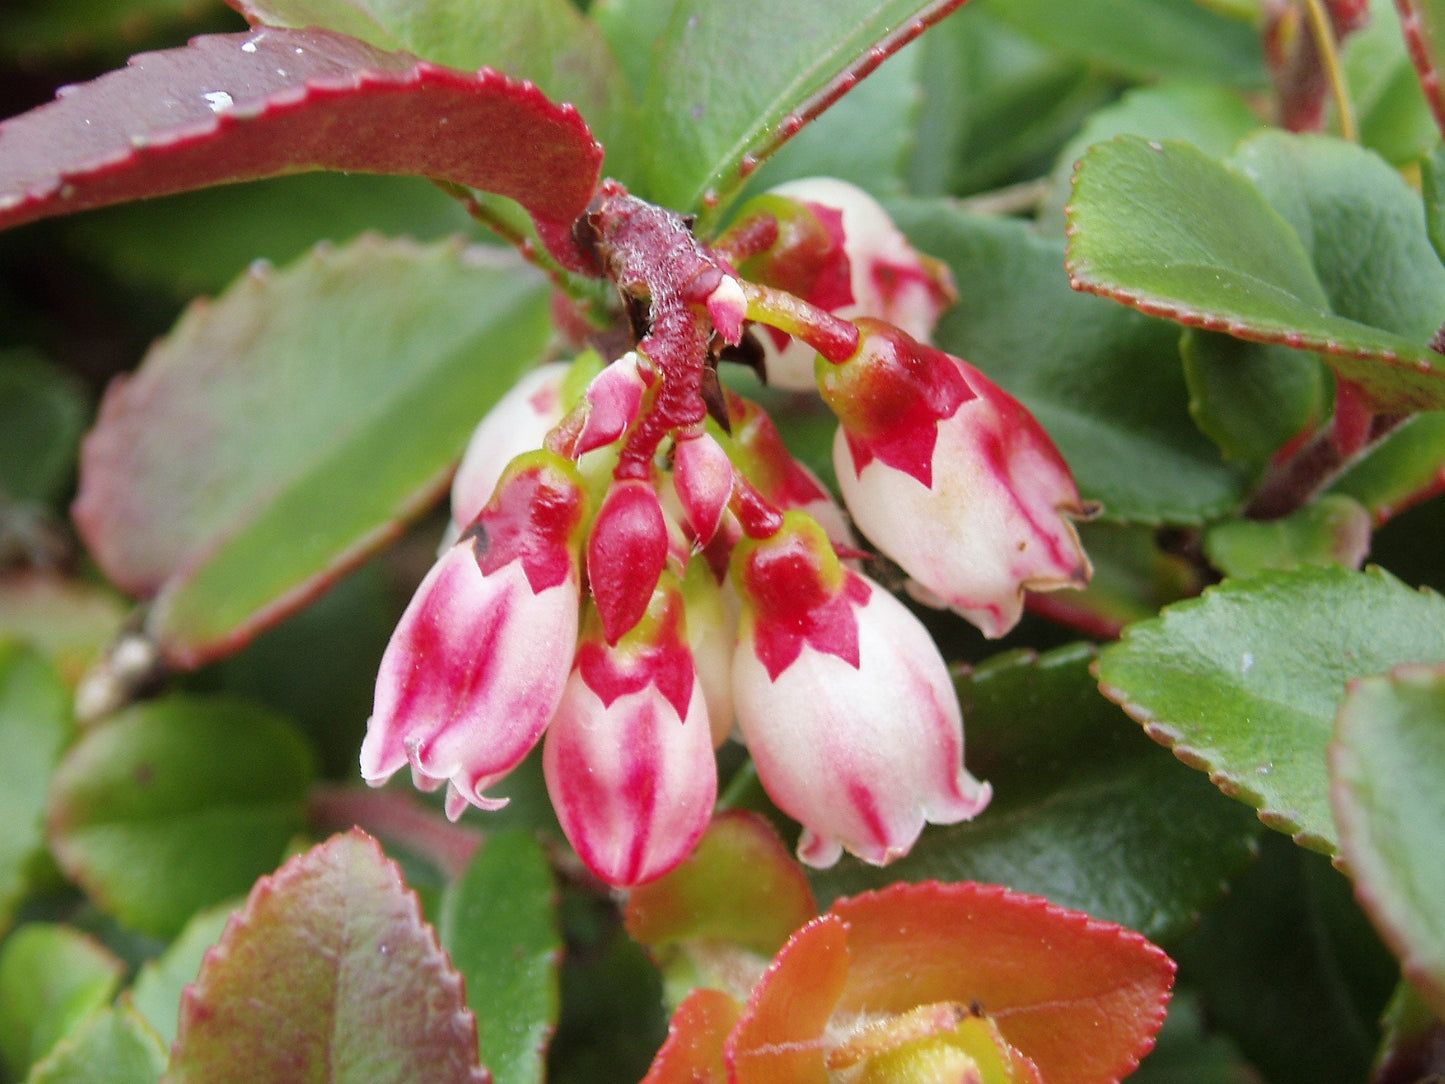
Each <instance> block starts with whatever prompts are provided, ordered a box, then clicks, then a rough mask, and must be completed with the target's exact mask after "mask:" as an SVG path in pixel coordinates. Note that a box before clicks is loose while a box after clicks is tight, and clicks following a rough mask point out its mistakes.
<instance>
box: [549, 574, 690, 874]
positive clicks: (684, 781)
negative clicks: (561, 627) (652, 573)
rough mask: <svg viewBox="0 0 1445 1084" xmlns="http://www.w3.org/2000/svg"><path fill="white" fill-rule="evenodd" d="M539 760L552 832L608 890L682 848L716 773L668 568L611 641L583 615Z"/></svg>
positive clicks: (673, 858) (656, 869) (683, 852)
mask: <svg viewBox="0 0 1445 1084" xmlns="http://www.w3.org/2000/svg"><path fill="white" fill-rule="evenodd" d="M542 758H543V759H542V764H543V770H544V771H545V773H546V777H547V790H548V792H549V793H550V794H551V797H552V805H553V807H554V808H555V809H556V810H557V816H558V819H559V820H560V821H561V823H562V829H563V831H564V832H566V834H567V838H568V839H569V840H570V841H571V843H572V846H573V847H574V848H576V850H577V853H578V854H579V855H580V856H581V858H582V860H583V861H584V862H585V863H586V864H587V866H588V868H589V869H591V870H592V871H593V872H594V873H596V874H597V876H599V877H601V878H602V879H603V880H604V881H606V882H607V883H608V884H612V885H619V886H630V885H636V884H641V883H642V882H644V881H650V880H652V879H653V878H656V877H660V876H661V875H662V874H664V873H666V872H668V871H669V870H671V869H672V868H673V867H674V866H676V865H677V864H678V863H679V862H681V861H682V860H683V859H684V858H686V857H687V855H688V854H689V853H690V852H691V851H692V848H693V846H694V845H695V844H696V843H697V841H698V839H699V837H701V835H702V833H703V830H704V829H705V828H706V827H707V824H708V820H709V819H710V818H711V816H712V807H713V801H714V799H715V798H716V797H717V767H716V764H715V763H714V761H713V743H712V735H711V732H710V731H709V729H708V716H707V705H706V702H705V699H704V697H703V691H702V684H701V682H699V681H698V679H697V673H696V669H695V667H694V664H693V656H692V651H691V650H690V648H689V647H688V642H687V633H686V628H685V622H684V619H683V597H682V591H681V588H680V585H679V584H678V582H677V578H676V577H675V576H673V575H672V574H671V573H668V574H666V575H664V576H663V578H662V580H661V581H660V582H659V584H658V587H657V590H656V591H655V592H654V593H653V596H652V601H651V604H650V606H649V608H648V612H647V614H646V616H645V617H644V618H643V619H642V620H641V621H640V622H638V624H637V625H636V626H635V627H634V628H633V629H632V630H631V631H630V632H628V633H627V634H626V635H625V636H623V637H622V639H621V640H619V641H618V642H617V644H616V645H614V646H609V645H608V643H607V638H606V636H605V635H604V634H603V632H602V627H601V622H600V621H599V620H597V619H596V617H595V614H594V617H593V619H592V620H591V621H590V622H589V628H588V629H587V631H586V632H585V633H584V635H583V639H582V643H581V645H580V647H579V648H578V650H577V660H576V664H575V666H574V668H573V670H572V675H571V677H570V678H569V679H568V682H567V687H566V690H565V692H564V693H563V695H562V702H561V704H560V705H559V706H558V708H557V713H556V716H555V717H554V718H553V720H552V724H551V726H550V727H548V729H547V738H546V741H545V743H544V745H543V753H542Z"/></svg>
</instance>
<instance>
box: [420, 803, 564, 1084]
mask: <svg viewBox="0 0 1445 1084" xmlns="http://www.w3.org/2000/svg"><path fill="white" fill-rule="evenodd" d="M556 908H557V890H556V886H555V885H554V884H553V883H552V874H551V870H550V869H549V867H548V865H547V856H546V854H545V853H544V852H543V850H542V847H541V845H540V844H539V843H538V842H537V841H536V840H535V839H534V838H533V836H532V835H531V833H529V832H525V831H521V830H519V829H511V830H509V831H505V832H499V833H497V834H495V835H492V836H491V837H489V838H488V840H487V842H486V843H485V844H484V845H483V847H482V849H481V850H480V851H479V852H478V853H477V856H476V857H475V858H474V859H473V860H472V863H471V865H470V866H469V867H468V868H467V871H466V873H464V874H463V875H462V876H461V878H460V879H459V880H457V881H455V882H453V883H452V885H451V886H450V887H449V888H448V889H447V892H446V894H445V895H444V896H443V897H442V909H441V918H440V921H439V923H438V926H439V927H440V931H441V942H442V946H443V947H444V948H445V949H446V950H447V952H448V953H449V954H450V955H451V958H452V964H453V966H455V967H456V968H457V970H458V971H460V972H461V973H462V977H463V978H464V979H466V984H467V1000H468V1001H469V1002H470V1004H471V1005H472V1006H473V1011H474V1012H475V1013H476V1017H477V1037H478V1039H479V1041H480V1043H481V1050H482V1061H483V1063H484V1064H485V1065H486V1066H487V1067H488V1068H489V1069H491V1071H492V1075H493V1077H494V1078H495V1079H496V1082H497V1084H526V1082H529V1081H533V1082H535V1081H540V1080H542V1079H543V1076H544V1067H545V1066H544V1058H543V1056H544V1054H545V1053H546V1049H547V1043H548V1041H549V1040H550V1039H551V1037H552V1032H553V1030H554V1029H555V1028H556V1026H557V1013H558V1010H559V1004H558V997H559V995H558V978H557V972H558V966H559V964H560V961H561V956H562V938H561V934H560V933H559V931H558V925H557V917H556Z"/></svg>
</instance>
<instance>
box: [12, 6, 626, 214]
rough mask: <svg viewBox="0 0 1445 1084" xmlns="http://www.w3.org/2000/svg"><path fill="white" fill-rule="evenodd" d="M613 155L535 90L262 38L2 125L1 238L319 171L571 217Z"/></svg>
mask: <svg viewBox="0 0 1445 1084" xmlns="http://www.w3.org/2000/svg"><path fill="white" fill-rule="evenodd" d="M601 163H602V148H601V146H600V145H599V144H598V143H597V142H596V140H594V139H593V138H592V133H591V132H590V131H589V130H588V128H587V125H586V124H585V123H584V122H583V121H582V118H581V117H580V116H578V114H577V112H576V110H575V109H573V108H572V107H571V106H568V105H557V104H555V103H553V102H551V101H549V100H548V99H547V98H546V97H545V96H544V95H543V94H542V93H541V92H540V91H538V90H537V88H536V87H534V86H532V85H531V84H530V83H526V82H519V81H517V80H514V79H511V78H509V77H508V76H505V75H502V74H501V73H500V72H496V71H492V70H491V69H486V68H484V69H482V70H481V71H480V72H477V73H475V74H469V73H466V72H460V71H455V70H453V69H450V68H443V67H439V66H437V65H434V64H429V63H426V62H424V61H421V60H418V59H417V58H416V57H414V56H411V55H410V54H408V53H388V52H383V51H381V50H379V49H375V48H373V47H372V46H370V45H367V44H366V43H364V42H361V41H358V40H356V39H354V38H350V37H347V36H346V35H344V34H337V33H333V32H331V31H327V30H319V29H315V28H312V29H309V30H283V29H278V28H275V27H259V28H257V29H255V30H253V31H251V32H250V33H246V34H219V35H211V36H207V37H200V38H196V39H195V40H194V41H192V42H191V43H190V44H189V45H187V46H185V47H184V48H180V49H168V50H165V51H164V52H156V53H142V54H141V55H139V56H136V57H133V58H132V59H131V61H130V64H129V65H128V66H127V67H125V68H122V69H120V70H118V71H113V72H110V73H108V74H106V75H103V76H101V77H100V78H99V79H96V80H94V81H92V82H89V83H83V84H80V85H78V86H74V87H67V88H64V89H62V90H61V92H60V94H59V95H58V97H57V99H56V101H54V102H51V103H49V104H47V105H43V106H40V107H39V108H37V109H33V110H31V111H30V112H28V113H24V114H22V115H20V116H18V117H14V118H12V119H10V120H8V121H6V122H4V123H3V124H0V228H5V227H9V226H15V225H19V224H20V223H22V222H28V221H30V220H32V219H37V218H44V217H46V216H49V215H56V214H65V213H68V212H71V211H79V210H85V209H87V208H90V207H100V206H104V205H106V204H110V203H119V202H123V201H125V200H132V199H141V198H145V197H148V196H160V195H166V194H169V193H172V192H181V191H185V190H187V189H192V188H202V187H205V186H208V185H214V184H222V183H227V182H231V181H247V180H255V179H258V178H261V177H271V176H275V175H278V174H283V173H294V172H297V171H300V170H308V169H335V170H347V171H353V172H360V173H403V174H420V175H423V176H427V177H432V178H436V179H439V180H443V181H450V182H454V183H456V184H461V185H466V186H468V187H472V188H480V189H484V190H486V191H488V192H496V193H499V194H501V195H504V196H510V197H512V198H513V199H515V200H517V201H518V202H519V203H521V204H522V205H523V206H524V207H526V208H527V210H528V211H530V212H531V213H532V215H533V216H534V217H536V218H538V219H539V220H542V221H544V222H550V223H566V222H570V221H571V220H572V219H573V218H575V217H576V216H577V215H578V214H580V213H581V212H582V210H583V209H584V208H585V207H586V205H587V201H588V200H589V199H590V198H591V194H592V189H593V186H594V185H595V184H596V181H597V177H598V173H599V171H600V169H601Z"/></svg>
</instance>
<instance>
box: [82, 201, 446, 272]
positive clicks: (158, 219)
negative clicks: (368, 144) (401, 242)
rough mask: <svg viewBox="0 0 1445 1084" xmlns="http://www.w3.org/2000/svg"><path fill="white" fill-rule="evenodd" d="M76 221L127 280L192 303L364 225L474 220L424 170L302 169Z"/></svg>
mask: <svg viewBox="0 0 1445 1084" xmlns="http://www.w3.org/2000/svg"><path fill="white" fill-rule="evenodd" d="M67 228H68V231H69V235H70V238H71V240H72V243H73V244H75V245H78V246H80V248H82V249H83V250H84V251H85V252H86V253H87V254H88V255H89V256H90V257H91V258H93V259H96V260H98V261H102V262H104V264H105V265H106V266H107V267H108V268H109V269H110V271H111V272H112V273H113V274H114V275H116V276H117V277H119V278H120V279H122V280H123V281H125V282H127V283H133V282H134V283H148V284H154V285H156V286H158V287H160V288H162V289H165V290H167V291H169V292H171V293H172V294H174V295H176V296H178V297H181V298H183V299H185V300H190V299H191V298H192V297H195V296H196V295H197V294H201V293H210V294H214V293H217V292H219V291H221V290H223V289H225V288H226V286H228V285H229V284H230V283H231V281H232V280H233V279H234V278H235V277H236V275H237V273H238V272H240V271H242V270H243V269H245V268H247V267H249V266H250V265H251V264H252V263H254V262H255V261H256V260H258V259H259V260H268V261H270V262H271V263H274V264H277V265H281V264H285V263H290V262H291V261H292V260H296V259H299V258H301V257H302V256H304V255H306V253H307V252H308V251H310V249H311V248H312V247H314V246H315V245H316V244H317V243H318V242H320V241H330V242H332V243H335V244H341V243H344V242H349V241H351V240H352V239H353V238H355V237H356V236H357V235H358V234H360V233H362V232H363V231H365V230H376V231H377V232H378V233H382V234H385V235H387V236H389V237H400V236H405V237H411V238H414V239H416V240H418V241H433V240H439V239H441V238H443V237H447V236H450V235H452V234H454V233H458V232H463V231H466V230H469V229H471V228H472V222H471V219H470V218H469V217H468V215H467V213H466V211H465V210H464V209H463V208H462V205H461V204H460V203H458V202H457V201H456V200H455V199H452V198H451V197H450V196H448V195H445V194H444V193H443V192H442V191H441V190H440V189H439V188H437V186H436V185H434V184H431V183H430V182H428V181H425V180H423V179H421V178H420V177H387V176H382V175H379V174H368V173H299V174H296V175H294V176H290V177H275V178H272V179H271V180H267V181H255V182H252V183H251V184H241V185H224V186H222V187H219V188H204V189H201V190H200V191H197V192H186V193H183V194H181V195H177V196H168V197H166V198H164V199H156V200H146V201H144V202H141V203H129V204H126V205H124V206H122V207H112V208H106V209H104V210H100V211H97V212H95V213H94V214H88V215H84V216H82V217H79V218H76V219H73V220H72V221H71V222H70V223H69V224H68V227H67ZM178 253H184V254H185V255H184V258H183V259H178V258H177V254H178Z"/></svg>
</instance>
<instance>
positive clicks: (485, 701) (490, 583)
mask: <svg viewBox="0 0 1445 1084" xmlns="http://www.w3.org/2000/svg"><path fill="white" fill-rule="evenodd" d="M585 512H586V494H585V492H584V490H583V488H582V484H581V479H580V477H579V476H578V474H577V471H576V468H575V467H574V466H573V465H572V464H571V463H569V462H568V461H566V460H564V459H561V458H560V457H558V456H555V455H552V454H551V453H548V452H543V451H538V452H534V453H531V454H529V455H526V456H522V457H520V458H518V459H516V460H514V461H513V463H512V465H511V467H509V468H508V470H507V472H506V473H505V474H504V475H503V477H502V480H501V481H500V482H499V483H498V485H497V490H496V492H495V493H494V494H493V496H492V499H491V501H490V502H489V503H488V504H487V506H486V507H485V508H484V509H483V510H482V511H481V513H480V514H479V515H478V516H477V519H476V521H475V522H474V523H473V524H472V525H471V526H470V527H469V528H468V529H467V530H466V531H465V532H464V533H463V535H462V537H461V538H460V539H459V540H458V541H457V542H456V543H455V544H454V545H452V546H451V547H449V548H448V549H447V550H446V552H445V553H443V554H442V556H441V557H440V558H439V559H438V560H437V562H436V564H435V565H434V566H433V567H432V569H431V571H430V572H429V573H428V574H427V576H426V578H425V579H423V580H422V582H421V585H420V586H419V587H418V588H417V590H416V594H415V595H414V596H413V598H412V600H411V603H410V605H408V607H407V609H406V612H405V613H403V614H402V617H401V621H400V622H399V623H398V624H397V627H396V631H395V632H393V633H392V637H391V641H390V643H389V644H388V645H387V648H386V652H385V653H384V654H383V656H382V660H381V668H380V672H379V674H378V676H377V681H376V700H375V704H374V707H373V709H372V714H371V719H370V720H369V722H368V724H367V733H366V739H365V741H364V742H363V743H362V746H361V774H362V776H363V778H365V779H366V781H367V782H368V783H370V784H372V785H373V786H379V785H380V784H382V783H384V782H385V781H386V780H387V779H389V778H390V777H391V776H392V774H393V773H395V772H396V771H397V770H398V769H399V768H401V767H402V766H403V765H405V764H408V763H409V764H410V765H411V769H412V778H413V780H414V781H415V782H416V784H417V786H418V787H421V788H422V789H424V790H432V789H435V788H436V787H439V786H441V785H442V784H443V783H446V784H448V792H447V803H446V805H447V814H448V816H450V817H451V818H452V819H453V820H455V819H456V818H457V817H458V816H460V815H461V812H462V810H463V809H465V808H466V806H467V804H468V803H470V804H472V805H476V806H480V807H481V808H483V809H495V808H498V807H499V806H501V805H504V804H506V799H496V798H489V797H487V796H486V795H485V794H484V793H483V792H484V791H486V790H487V789H488V788H489V787H490V786H491V785H492V784H493V783H495V782H497V780H499V779H501V778H502V777H503V776H504V775H506V774H507V773H508V772H509V771H511V770H512V769H513V768H514V767H516V765H517V764H518V763H519V762H520V761H521V760H522V758H523V757H524V756H526V754H527V752H528V751H529V750H530V749H531V748H532V747H533V746H534V745H535V744H536V743H537V740H538V739H539V738H540V737H541V736H542V731H543V730H544V729H545V728H546V726H547V723H548V720H550V719H551V717H552V713H553V712H554V711H555V710H556V707H557V704H558V702H559V700H560V699H561V697H562V690H563V687H564V685H565V683H566V680H567V674H568V672H569V670H570V669H571V665H572V658H573V653H574V651H575V649H576V644H577V627H578V620H579V617H578V614H579V591H580V554H579V549H580V541H581V540H580V533H581V527H582V525H583V523H584V520H585Z"/></svg>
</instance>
